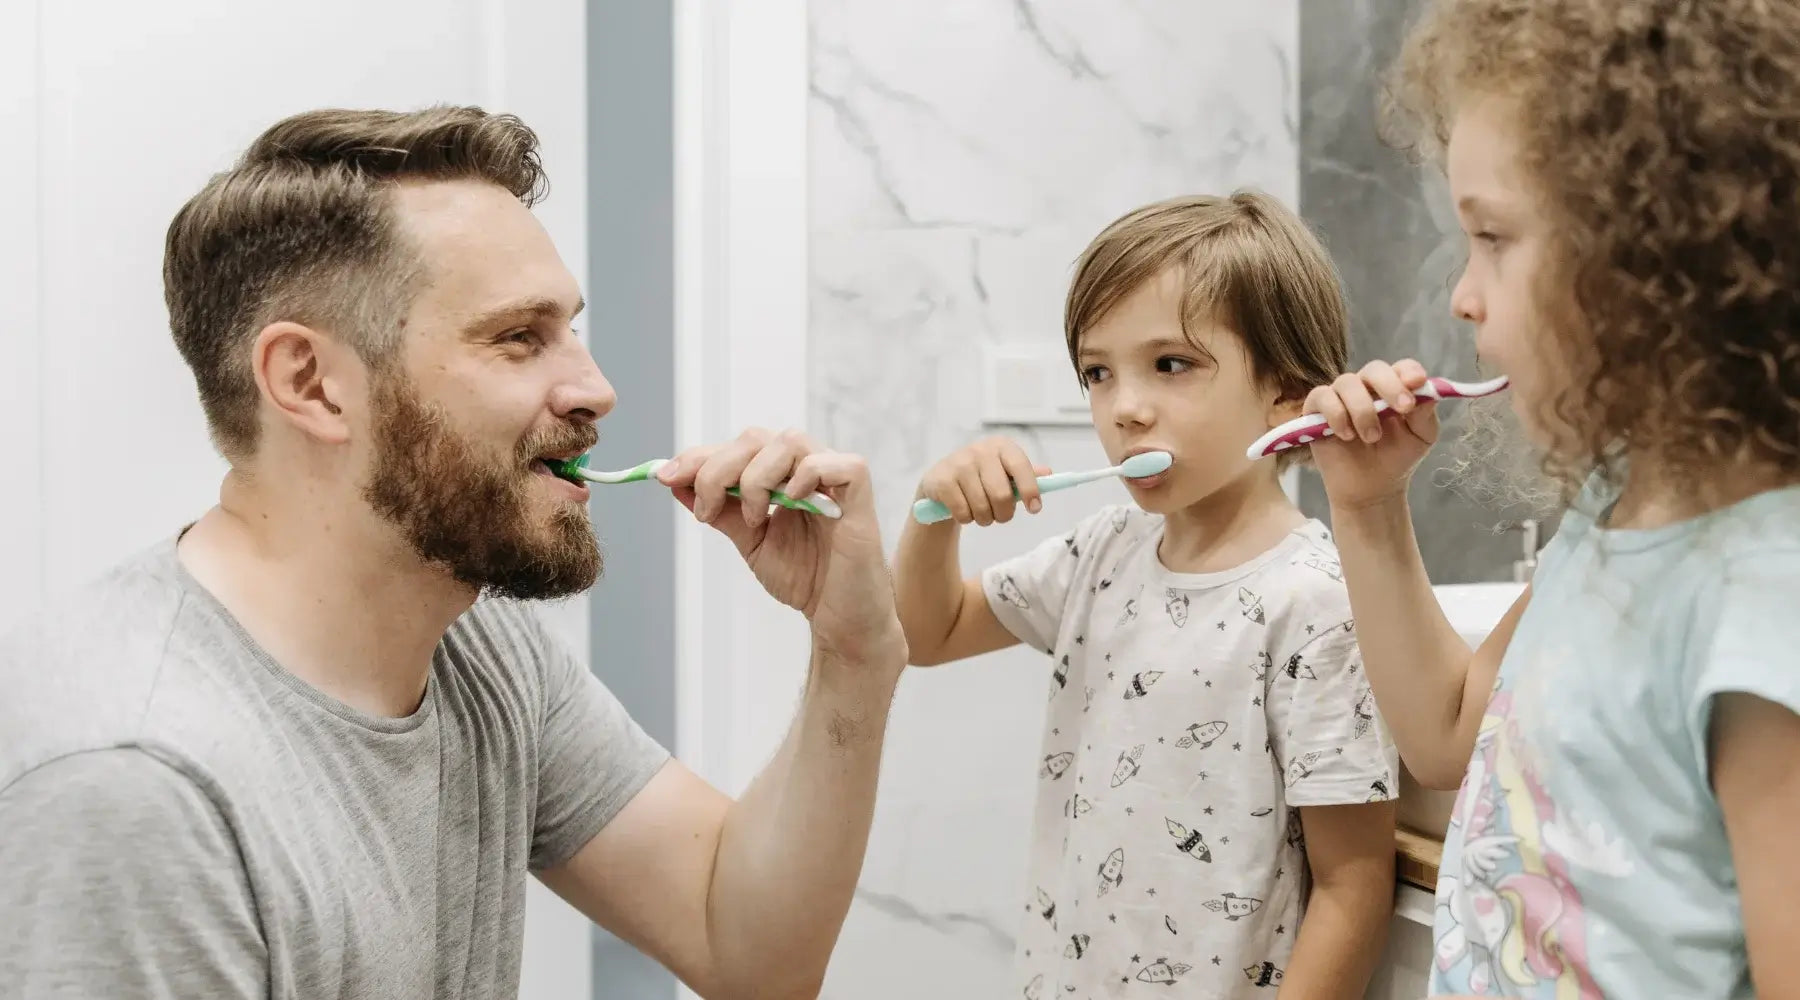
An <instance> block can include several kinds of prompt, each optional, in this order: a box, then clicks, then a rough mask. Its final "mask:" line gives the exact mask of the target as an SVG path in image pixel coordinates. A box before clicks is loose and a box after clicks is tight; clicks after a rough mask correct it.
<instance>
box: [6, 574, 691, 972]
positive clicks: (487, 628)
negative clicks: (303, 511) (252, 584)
mask: <svg viewBox="0 0 1800 1000" xmlns="http://www.w3.org/2000/svg"><path fill="white" fill-rule="evenodd" d="M667 759H668V757H667V754H666V752H665V751H664V750H663V749H662V748H661V747H659V746H658V745H657V744H656V743H655V742H654V741H652V740H651V739H650V738H649V737H648V736H647V735H646V734H645V733H644V732H643V731H642V730H641V729H640V728H638V726H637V725H636V724H635V723H634V722H633V721H632V719H631V718H630V717H629V716H628V715H627V714H626V712H625V710H624V709H623V708H622V707H621V706H620V705H619V703H618V702H617V701H616V700H615V699H614V698H613V696H612V695H611V694H610V693H609V692H608V691H607V690H606V689H605V687H604V686H602V685H601V684H600V682H599V681H598V680H597V679H596V678H594V676H593V675H591V674H589V673H588V672H587V671H586V670H584V669H582V668H581V666H580V665H579V664H577V663H576V662H575V661H574V660H573V659H572V658H571V657H569V656H568V655H567V654H566V652H564V651H563V650H561V649H559V648H558V647H557V646H556V644H555V643H554V642H553V641H552V640H551V639H550V638H549V636H548V635H547V634H546V632H545V630H544V629H543V628H542V626H541V625H540V624H539V622H538V619H537V618H536V616H535V615H533V614H532V613H531V611H530V610H529V609H528V608H527V607H525V606H522V605H520V604H517V603H513V602H509V601H502V600H494V599H484V600H482V601H480V602H478V603H477V604H476V605H475V607H474V608H473V609H471V610H470V611H469V612H468V613H467V614H465V615H463V616H462V618H460V619H458V620H457V622H456V623H455V624H454V625H453V626H451V628H450V630H449V632H448V633H447V634H446V635H445V637H444V641H443V642H442V643H441V644H440V645H439V646H438V649H437V652H436V654H435V656H434V657H433V660H432V667H431V674H430V680H429V682H428V686H427V690H426V693H425V698H424V702H423V703H422V704H421V705H420V706H419V708H418V710H417V711H416V712H414V713H413V714H412V715H411V716H408V717H407V718H403V719H387V718H378V717H375V716H370V715H366V714H363V713H361V712H357V711H355V710H353V709H350V708H348V707H347V706H345V705H342V704H340V703H338V702H336V701H334V700H332V699H330V698H327V697H326V696H324V695H322V694H320V693H319V692H318V691H316V690H314V689H312V688H311V687H309V686H307V685H306V684H305V683H303V682H301V681H300V680H299V679H298V678H296V677H295V676H294V675H292V674H290V673H288V672H287V671H286V670H284V669H283V668H282V667H281V666H280V665H279V664H277V663H276V662H275V661H274V660H272V659H271V658H270V657H269V656H268V655H267V654H266V653H265V652H263V650H262V649H261V648H260V647H258V646H257V644H256V643H255V642H254V641H253V640H252V639H250V637H249V636H248V635H246V634H245V633H244V632H243V630H242V629H241V628H240V627H239V626H238V625H237V623H236V622H235V621H234V620H233V619H232V618H231V616H230V615H229V614H228V613H227V612H226V611H225V609H224V608H223V607H222V606H221V605H220V604H219V603H218V602H217V601H216V600H214V599H213V598H212V596H211V595H210V594H208V593H207V592H206V591H205V590H204V589H202V588H201V587H200V586H199V584H198V583H197V582H196V581H195V580H194V579H193V578H192V577H191V576H190V575H189V574H188V573H187V572H186V570H185V569H183V568H182V566H181V564H180V562H179V561H178V559H177V558H176V549H175V542H174V540H173V539H170V540H168V541H166V542H164V543H162V544H160V545H158V546H157V547H155V548H154V549H152V550H150V551H148V552H146V553H144V554H142V555H140V556H138V557H136V558H134V559H132V560H131V561H130V562H128V563H126V564H124V565H123V566H121V567H119V568H118V569H116V570H114V571H113V572H112V573H110V574H109V575H108V576H106V577H105V578H103V579H102V580H100V581H97V582H96V583H95V584H93V585H91V586H89V587H87V588H85V589H84V590H82V591H80V592H78V593H77V594H75V595H73V596H72V597H71V598H70V599H68V600H66V601H63V602H61V603H59V604H58V605H56V606H54V607H52V608H51V609H50V610H48V611H47V612H45V613H44V614H42V615H40V616H38V617H36V618H34V619H33V620H32V621H30V622H29V623H27V624H26V625H25V626H23V627H22V628H20V629H18V630H16V631H14V632H12V633H10V634H8V635H6V636H4V637H0V929H3V931H0V997H6V998H11V997H32V998H40V997H44V998H55V997H101V996H105V997H133V998H139V997H144V998H164V997H168V998H174V997H208V998H220V1000H228V998H229V1000H235V998H241V997H280V998H290V997H292V998H301V997H307V998H310V997H338V998H352V997H355V998H362V997H370V998H375V997H379V998H384V1000H386V998H408V997H421V998H423V997H434V998H448V997H471V998H476V997H478V998H483V1000H486V998H491V997H510V996H515V995H516V994H517V992H518V980H519V956H520V933H521V926H522V923H523V920H524V912H525V889H526V883H525V880H526V877H527V872H528V869H542V868H546V867H551V866H555V865H557V864H559V863H561V862H563V861H566V860H567V859H568V858H569V857H570V856H572V855H573V854H574V853H575V852H576V851H577V850H578V849H579V848H580V847H581V846H582V845H583V844H585V843H586V842H587V841H588V839H589V838H591V837H593V836H594V834H595V833H596V832H598V831H599V830H600V829H601V828H602V827H603V826H605V825H606V823H607V822H608V821H609V820H611V819H612V817H613V816H614V815H616V814H617V813H618V811H619V810H620V809H621V808H623V807H624V805H625V804H626V803H627V802H628V801H630V799H631V798H632V796H633V795H635V794H636V793H637V792H638V791H639V789H641V788H642V787H643V786H644V785H645V784H646V783H647V782H648V781H649V780H650V778H651V777H652V776H653V775H654V774H655V773H656V772H657V771H658V770H659V769H660V768H661V767H662V766H663V764H664V763H665V761H666V760H667Z"/></svg>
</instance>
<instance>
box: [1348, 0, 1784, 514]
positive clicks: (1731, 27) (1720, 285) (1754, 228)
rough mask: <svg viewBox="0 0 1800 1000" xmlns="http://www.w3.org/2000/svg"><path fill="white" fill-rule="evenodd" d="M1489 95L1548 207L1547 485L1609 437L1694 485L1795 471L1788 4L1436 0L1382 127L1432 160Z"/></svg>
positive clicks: (1572, 478)
mask: <svg viewBox="0 0 1800 1000" xmlns="http://www.w3.org/2000/svg"><path fill="white" fill-rule="evenodd" d="M1489 97H1491V98H1498V99H1500V100H1502V101H1505V102H1506V106H1507V107H1508V108H1509V109H1510V110H1511V112H1512V115H1513V119H1512V122H1511V124H1512V125H1513V127H1514V129H1515V133H1514V134H1515V135H1516V137H1517V138H1518V140H1519V143H1520V147H1521V158H1522V166H1523V168H1524V170H1525V174H1526V176H1528V177H1529V178H1531V181H1530V183H1531V184H1532V185H1533V186H1534V190H1532V191H1531V192H1529V194H1531V195H1532V196H1534V197H1535V198H1536V199H1537V200H1538V203H1539V206H1540V209H1541V210H1542V211H1543V213H1544V215H1545V217H1547V218H1549V219H1551V220H1554V224H1555V227H1556V228H1555V232H1554V234H1553V235H1552V237H1551V239H1552V246H1551V248H1550V250H1551V252H1550V255H1549V256H1548V257H1547V258H1546V259H1547V260H1549V261H1552V262H1553V263H1552V264H1551V265H1550V266H1547V267H1545V268H1543V270H1542V273H1541V274H1540V275H1538V276H1537V287H1536V289H1535V293H1534V294H1535V298H1536V303H1535V304H1536V311H1537V315H1538V316H1539V317H1540V321H1541V322H1543V323H1545V324H1547V326H1546V329H1545V331H1544V332H1545V333H1547V334H1549V336H1546V337H1545V338H1543V343H1544V344H1545V345H1546V347H1547V349H1551V350H1553V351H1554V352H1555V353H1556V355H1557V357H1556V358H1555V361H1557V362H1559V363H1561V364H1562V365H1563V366H1564V367H1563V373H1564V375H1563V378H1564V383H1563V385H1564V387H1563V389H1562V390H1561V391H1560V392H1559V393H1557V394H1556V395H1555V398H1554V399H1552V400H1550V401H1549V402H1548V404H1547V407H1548V411H1549V414H1550V415H1552V416H1553V417H1554V418H1555V419H1554V420H1551V421H1547V422H1546V426H1553V427H1562V428H1567V429H1568V430H1566V431H1564V432H1563V435H1564V436H1565V437H1566V440H1558V441H1556V442H1554V443H1553V444H1552V447H1551V448H1550V449H1549V454H1548V455H1547V456H1546V457H1545V466H1546V468H1545V471H1546V472H1548V473H1549V474H1550V475H1551V476H1552V477H1553V478H1554V479H1555V480H1556V481H1558V482H1560V483H1561V484H1562V487H1563V490H1564V491H1565V495H1572V493H1573V492H1574V491H1575V490H1576V489H1577V488H1578V487H1579V484H1580V483H1581V481H1583V480H1584V479H1586V478H1587V477H1588V476H1589V475H1590V474H1591V473H1592V472H1594V471H1596V470H1598V471H1599V472H1601V473H1602V474H1603V476H1604V477H1605V478H1606V479H1607V480H1609V481H1611V482H1612V483H1613V484H1614V485H1619V479H1620V477H1621V476H1622V472H1623V469H1622V466H1621V465H1620V464H1619V460H1620V459H1621V458H1623V457H1624V456H1625V455H1627V454H1641V455H1648V456H1650V457H1652V458H1653V459H1654V460H1655V461H1656V463H1657V464H1658V466H1659V467H1660V469H1661V470H1662V472H1663V473H1664V478H1666V479H1667V480H1668V482H1669V483H1670V485H1672V486H1677V487H1683V488H1688V489H1691V490H1695V491H1700V490H1704V489H1705V488H1706V485H1707V484H1708V483H1716V482H1717V473H1718V472H1720V471H1721V470H1723V469H1726V468H1729V467H1731V466H1733V465H1736V464H1737V463H1744V462H1749V463H1755V464H1756V465H1757V466H1758V467H1761V468H1765V469H1769V470H1772V471H1773V472H1775V473H1776V474H1777V475H1778V476H1779V477H1780V478H1782V479H1784V480H1788V481H1791V480H1793V479H1794V478H1795V477H1796V476H1800V3H1796V2H1794V0H1632V2H1626V0H1432V2H1430V3H1429V4H1428V8H1427V10H1426V11H1425V13H1424V15H1423V17H1422V18H1421V20H1420V21H1419V22H1418V23H1417V24H1416V25H1415V26H1414V27H1413V30H1412V31H1411V32H1410V34H1409V36H1408V38H1407V40H1406V42H1405V44H1404V47H1403V49H1402V52H1401V55H1400V58H1399V60H1398V62H1397V63H1396V65H1395V67H1394V69H1393V70H1392V72H1391V74H1390V77H1389V80H1388V82H1387V87H1386V88H1385V93H1384V100H1383V108H1382V111H1383V118H1384V125H1385V132H1386V133H1387V137H1388V139H1389V141H1390V142H1392V143H1394V144H1395V145H1398V146H1400V147H1402V148H1410V149H1413V150H1415V151H1417V152H1419V153H1422V154H1423V155H1425V156H1427V157H1430V158H1433V159H1439V160H1440V161H1441V157H1442V154H1443V150H1444V146H1445V145H1446V143H1447V142H1448V139H1449V131H1450V126H1451V124H1452V122H1453V119H1454V116H1455V114H1456V111H1457V109H1458V107H1459V106H1461V105H1462V104H1463V103H1464V102H1466V101H1470V100H1474V99H1477V98H1489Z"/></svg>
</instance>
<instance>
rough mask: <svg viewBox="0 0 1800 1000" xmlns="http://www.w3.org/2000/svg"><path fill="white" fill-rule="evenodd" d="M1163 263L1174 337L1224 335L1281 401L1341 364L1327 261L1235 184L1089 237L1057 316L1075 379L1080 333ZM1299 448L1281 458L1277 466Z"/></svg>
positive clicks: (1332, 273)
mask: <svg viewBox="0 0 1800 1000" xmlns="http://www.w3.org/2000/svg"><path fill="white" fill-rule="evenodd" d="M1170 268H1177V269H1179V272H1180V274H1181V276H1182V280H1183V291H1182V298H1181V325H1182V329H1183V332H1184V333H1186V334H1187V335H1188V336H1189V337H1190V338H1192V337H1193V332H1192V331H1193V326H1194V325H1195V324H1197V323H1199V322H1202V321H1207V320H1210V321H1212V322H1215V323H1219V324H1221V325H1223V326H1225V327H1226V328H1228V329H1230V330H1231V331H1233V332H1234V333H1236V334H1237V335H1238V337H1239V339H1240V340H1242V341H1243V344H1244V348H1245V350H1246V352H1247V353H1248V354H1249V356H1250V364H1251V372H1252V373H1253V374H1254V376H1255V377H1256V378H1257V379H1258V380H1260V381H1261V382H1263V383H1264V384H1266V385H1269V386H1271V387H1273V388H1276V389H1278V390H1279V391H1280V392H1281V395H1282V396H1283V397H1286V398H1291V399H1303V398H1305V396H1306V394H1307V393H1308V392H1310V391H1311V390H1312V389H1313V388H1314V387H1316V386H1321V385H1326V384H1328V383H1330V382H1331V381H1332V380H1333V379H1335V378H1337V377H1338V376H1339V375H1341V374H1343V372H1344V369H1345V367H1346V366H1347V365H1348V364H1349V354H1350V347H1349V318H1348V310H1347V309H1346V308H1345V305H1344V293H1343V286H1342V285H1341V284H1340V283H1339V280H1338V274H1337V268H1336V267H1335V266H1333V264H1332V262H1331V256H1330V255H1329V254H1327V253H1326V252H1325V248H1324V246H1323V245H1321V244H1320V243H1319V240H1318V237H1316V236H1315V235H1313V232H1312V230H1311V229H1309V228H1307V225H1306V223H1304V222H1302V221H1301V220H1300V218H1299V217H1298V216H1296V215H1295V214H1294V213H1293V212H1291V211H1289V210H1288V209H1287V208H1286V207H1284V206H1283V205H1282V204H1281V203H1280V202H1278V201H1276V200H1275V199H1274V198H1271V197H1269V196H1268V195H1266V194H1263V193H1262V192H1259V191H1253V190H1243V189H1241V190H1238V191H1235V192H1233V193H1232V194H1231V195H1230V196H1229V197H1223V198H1221V197H1216V196H1212V195H1193V196H1188V197H1181V198H1171V199H1169V200H1167V201H1159V202H1156V203H1154V204H1151V205H1146V206H1144V207H1143V208H1139V209H1137V210H1136V211H1133V212H1129V213H1127V214H1126V215H1124V216H1123V217H1121V218H1119V219H1118V220H1117V221H1115V222H1113V223H1112V225H1109V226H1107V227H1106V229H1104V230H1102V231H1101V233H1100V235H1099V236H1096V237H1094V241H1093V242H1092V243H1090V244H1089V245H1088V248H1087V249H1086V250H1085V251H1083V253H1082V255H1081V259H1080V261H1079V262H1078V263H1077V264H1076V265H1075V278H1074V280H1073V281H1072V282H1070V285H1069V297H1068V302H1067V305H1066V306H1065V308H1064V311H1063V334H1064V337H1065V338H1066V340H1067V341H1068V348H1069V361H1070V362H1071V363H1073V364H1074V365H1075V366H1076V369H1077V371H1078V372H1079V369H1080V361H1079V360H1078V358H1079V356H1080V353H1081V338H1082V335H1083V334H1085V333H1086V332H1087V331H1088V330H1089V329H1091V328H1092V327H1093V325H1094V324H1095V323H1098V322H1099V321H1100V319H1101V317H1103V316H1105V315H1106V313H1107V312H1108V311H1109V310H1111V309H1112V308H1113V307H1114V306H1116V305H1118V304H1119V302H1120V301H1122V300H1123V299H1125V298H1126V297H1127V296H1129V295H1131V294H1132V293H1133V292H1135V291H1137V290H1138V289H1139V288H1141V287H1143V285H1144V283H1145V282H1147V281H1150V280H1151V279H1153V278H1155V277H1157V276H1159V275H1161V274H1162V273H1164V272H1165V271H1167V270H1169V269H1170ZM1244 444H1245V445H1246V446H1248V445H1249V444H1250V442H1248V441H1246V442H1244ZM1304 452H1305V449H1299V448H1296V449H1290V450H1288V451H1286V452H1282V453H1281V455H1280V456H1279V457H1278V465H1279V467H1281V468H1286V467H1287V466H1288V465H1290V464H1292V463H1293V462H1295V461H1298V460H1301V459H1303V458H1304V457H1305V456H1304Z"/></svg>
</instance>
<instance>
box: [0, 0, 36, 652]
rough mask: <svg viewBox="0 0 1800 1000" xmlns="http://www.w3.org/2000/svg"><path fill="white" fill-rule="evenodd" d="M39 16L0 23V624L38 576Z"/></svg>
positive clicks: (15, 14)
mask: <svg viewBox="0 0 1800 1000" xmlns="http://www.w3.org/2000/svg"><path fill="white" fill-rule="evenodd" d="M42 23H43V3H42V0H27V2H25V3H21V4H18V5H17V6H16V7H15V8H14V9H13V10H11V11H10V12H9V13H8V14H7V15H6V25H5V27H4V29H3V30H0V129H4V131H5V134H6V135H8V136H11V137H12V140H11V142H10V143H9V145H10V147H11V148H12V149H13V150H15V151H17V155H14V156H8V157H6V158H4V159H0V233H5V234H6V237H5V240H4V241H3V242H0V302H4V303H6V309H7V316H6V319H5V321H4V325H0V344H4V345H5V351H6V358H7V360H6V363H5V364H4V365H0V427H4V428H6V434H5V437H4V442H5V444H4V450H0V470H4V472H3V473H0V481H4V482H5V484H6V485H5V487H4V489H3V490H0V566H5V567H6V568H7V571H6V574H5V575H4V577H3V578H0V626H4V625H5V624H6V622H8V621H10V620H12V618H13V616H15V615H22V614H26V613H28V612H29V611H30V610H31V609H32V608H34V607H36V606H37V605H38V603H39V602H40V601H41V600H42V599H43V591H44V583H45V558H46V555H45V552H44V534H45V533H44V530H43V529H44V524H45V508H46V506H47V504H46V501H45V497H44V467H43V434H42V427H43V385H44V363H43V359H44V350H43V341H44V337H45V336H46V333H45V331H44V328H43V294H44V288H43V273H42V259H43V227H44V219H43V211H44V196H43V186H42V185H41V184H40V183H39V180H40V177H41V173H42V167H41V164H42V162H43V148H44V144H43V139H44V136H43V107H44V94H43V80H44V66H43V61H44V49H43V33H42V31H41V26H42Z"/></svg>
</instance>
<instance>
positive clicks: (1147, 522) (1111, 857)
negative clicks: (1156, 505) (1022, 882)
mask: <svg viewBox="0 0 1800 1000" xmlns="http://www.w3.org/2000/svg"><path fill="white" fill-rule="evenodd" d="M1161 528H1162V522H1161V519H1160V518H1158V517H1155V516H1153V515H1149V514H1146V513H1144V512H1142V511H1140V510H1137V509H1136V508H1109V509H1107V510H1103V511H1101V512H1100V513H1098V514H1096V515H1094V516H1093V517H1091V518H1089V519H1088V520H1087V521H1085V522H1084V523H1083V524H1082V525H1081V526H1080V527H1078V528H1077V529H1076V530H1075V531H1074V532H1072V533H1070V534H1068V535H1066V536H1063V537H1058V538H1053V539H1051V540H1049V541H1047V542H1045V543H1044V544H1043V545H1041V546H1039V547H1038V548H1036V549H1033V550H1032V551H1030V552H1028V553H1026V554H1025V555H1023V556H1020V557H1018V558H1016V559H1013V560H1010V561H1008V562H1005V563H1002V564H1001V565H999V566H996V567H994V568H992V569H990V570H989V571H988V572H987V574H986V575H985V576H984V581H983V582H984V586H985V589H986V592H987V595H988V600H989V605H990V606H991V607H992V608H993V609H994V612H995V614H996V615H997V616H998V617H999V618H1000V620H1001V622H1002V623H1003V624H1005V625H1006V627H1007V628H1008V629H1009V630H1010V631H1011V632H1012V633H1013V634H1014V635H1015V636H1017V637H1018V638H1019V639H1020V640H1021V641H1023V642H1026V643H1028V644H1030V645H1032V646H1034V647H1036V648H1038V649H1040V650H1047V651H1049V653H1050V657H1049V670H1048V671H1047V672H1048V674H1049V678H1050V680H1049V684H1048V688H1049V708H1048V711H1047V715H1046V719H1045V727H1044V742H1043V748H1042V750H1041V751H1040V754H1039V757H1038V765H1037V775H1036V780H1037V781H1038V788H1039V798H1038V805H1037V809H1036V812H1035V815H1034V829H1033V838H1032V839H1033V846H1032V853H1031V858H1030V862H1029V883H1028V889H1027V892H1026V895H1025V897H1024V899H1023V903H1024V905H1023V907H1022V910H1021V914H1020V915H1021V917H1022V918H1023V919H1022V920H1021V921H1020V924H1019V927H1020V934H1019V945H1018V952H1017V954H1016V956H1015V958H1016V969H1017V973H1016V974H1017V978H1016V980H1015V981H1014V986H1013V990H1014V991H1015V992H1013V993H1012V994H1011V995H1013V996H1015V997H1025V998H1026V1000H1099V998H1101V997H1118V996H1137V995H1149V996H1165V997H1181V996H1207V997H1231V998H1238V997H1243V998H1250V997H1269V998H1272V997H1274V996H1275V993H1276V991H1277V989H1278V988H1279V987H1280V984H1281V982H1282V979H1283V977H1284V975H1285V970H1286V967H1287V962H1288V958H1289V956H1290V955H1291V954H1292V952H1293V944H1294V938H1295V936H1296V934H1297V933H1298V931H1299V926H1300V923H1301V920H1302V919H1303V914H1302V908H1303V900H1304V897H1305V884H1306V883H1305V879H1306V855H1305V839H1304V836H1303V835H1302V833H1303V831H1302V827H1301V823H1300V816H1299V813H1298V812H1297V811H1296V809H1297V808H1299V807H1302V806H1311V805H1334V804H1340V803H1355V802H1365V801H1371V800H1373V799H1379V798H1388V797H1391V796H1389V795H1388V793H1387V790H1388V789H1391V788H1393V787H1394V773H1395V770H1396V768H1397V766H1398V762H1397V758H1396V755H1395V753H1394V750H1393V746H1392V744H1391V742H1390V741H1389V740H1388V737H1387V731H1386V727H1385V726H1384V725H1383V724H1382V722H1381V719H1380V716H1379V714H1378V713H1377V711H1376V708H1375V703H1374V699H1373V697H1372V696H1371V695H1370V694H1369V691H1368V686H1367V684H1366V682H1365V681H1364V678H1363V676H1362V671H1361V663H1360V659H1359V657H1358V655H1357V651H1356V641H1355V632H1354V628H1353V626H1352V623H1351V620H1350V611H1349V599H1348V596H1347V595H1346V594H1345V591H1344V588H1343V582H1342V571H1341V570H1340V569H1339V564H1338V558H1337V553H1336V551H1335V550H1334V549H1333V548H1332V547H1331V543H1330V536H1329V533H1328V532H1326V530H1325V529H1324V527H1323V526H1322V525H1319V524H1317V523H1316V522H1309V523H1308V524H1307V525H1306V526H1304V527H1303V528H1301V529H1299V530H1297V531H1295V532H1294V533H1293V534H1291V535H1290V536H1288V537H1287V539H1285V540H1284V541H1283V542H1282V543H1281V544H1280V545H1278V546H1277V547H1276V548H1274V549H1272V550H1271V551H1269V552H1267V553H1265V554H1263V555H1262V556H1259V557H1257V558H1255V559H1252V560H1251V561H1250V562H1249V563H1247V564H1245V565H1243V566H1240V567H1238V568H1237V569H1234V570H1228V571H1225V572H1222V573H1213V574H1204V575H1201V574H1179V573H1172V572H1170V571H1168V570H1167V569H1165V568H1163V567H1162V565H1161V563H1160V562H1159V561H1158V560H1157V559H1156V556H1155V550H1156V544H1157V541H1158V540H1159V538H1160V535H1161Z"/></svg>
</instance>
